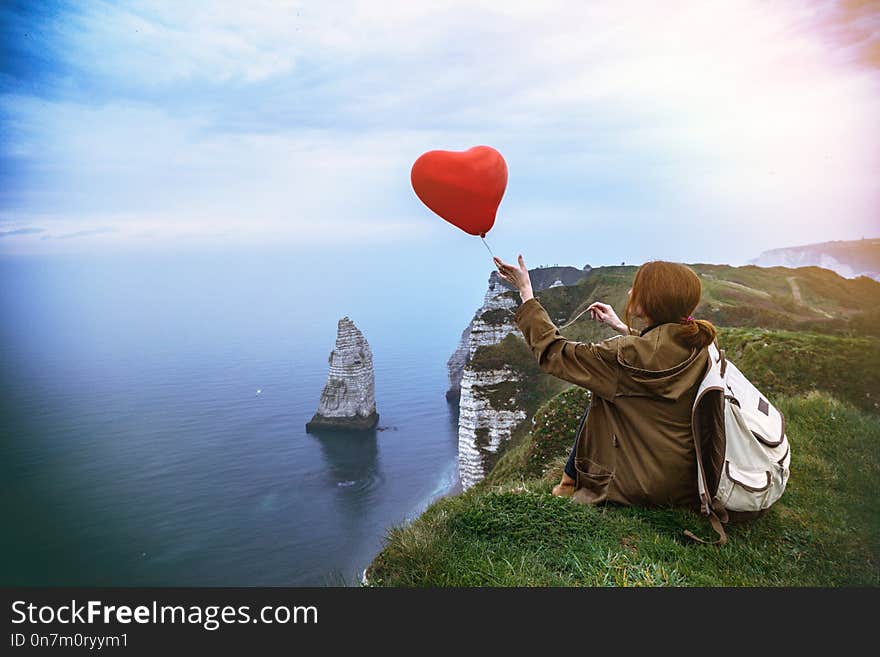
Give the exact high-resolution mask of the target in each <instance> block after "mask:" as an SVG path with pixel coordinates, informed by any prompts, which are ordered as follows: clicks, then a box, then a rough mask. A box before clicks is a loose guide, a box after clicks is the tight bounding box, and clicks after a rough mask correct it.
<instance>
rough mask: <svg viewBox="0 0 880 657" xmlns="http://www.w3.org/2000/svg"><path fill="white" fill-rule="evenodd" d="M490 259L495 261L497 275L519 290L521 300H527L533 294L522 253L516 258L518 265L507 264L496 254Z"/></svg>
mask: <svg viewBox="0 0 880 657" xmlns="http://www.w3.org/2000/svg"><path fill="white" fill-rule="evenodd" d="M492 259H493V260H494V261H495V266H496V267H498V275H499V276H501V278H502V279H504V280H505V281H507V282H508V283H510V284H511V285H512V286H513V287H515V288H516V289H517V290H519V296H520V298H522V300H523V301H527V300H529V299H531V298H532V296H534V295H533V293H532V279H531V277H530V276H529V270H528V269H527V268H526V263H525V261H524V260H523V257H522V254H520V255H519V257H518V258H517V262H518V263H519V265H518V266H514V265H509V264H507V263H506V262H504V261H503V260H502V259H501V258H499V257H498V256H493V258H492Z"/></svg>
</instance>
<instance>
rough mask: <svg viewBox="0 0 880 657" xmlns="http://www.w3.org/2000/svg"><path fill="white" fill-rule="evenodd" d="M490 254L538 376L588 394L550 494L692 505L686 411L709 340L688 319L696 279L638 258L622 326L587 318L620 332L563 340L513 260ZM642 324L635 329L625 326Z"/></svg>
mask: <svg viewBox="0 0 880 657" xmlns="http://www.w3.org/2000/svg"><path fill="white" fill-rule="evenodd" d="M518 262H519V266H518V267H517V266H513V265H509V264H507V263H505V262H503V261H502V260H500V259H499V258H497V257H496V258H495V264H496V266H497V267H498V270H499V272H500V274H501V278H503V279H504V280H505V281H507V282H508V283H510V284H511V285H512V286H514V287H516V288H517V289H518V290H519V293H520V297H521V298H522V301H523V303H522V305H521V306H520V307H519V308H518V309H517V311H516V324H517V326H518V327H519V329H520V331H522V334H523V336H524V337H525V339H526V342H527V343H528V345H529V348H530V349H531V350H532V352H533V353H534V354H535V356H536V357H537V359H538V365H539V366H540V368H541V370H542V371H543V372H546V373H547V374H552V375H553V376H556V377H558V378H560V379H563V380H565V381H570V382H571V383H574V384H577V385H579V386H581V387H584V388H587V389H588V390H590V391H592V393H593V394H592V399H591V402H590V410H589V413H588V414H587V420H586V422H585V423H582V424H581V427H580V428H579V431H578V435H577V436H576V438H575V444H574V448H573V449H572V452H571V456H570V457H569V459H568V463H567V464H566V466H565V474H563V475H562V481H560V482H559V485H557V486H556V487H555V488H554V489H553V494H554V495H560V496H572V497H573V498H574V499H576V500H577V501H580V502H585V503H598V502H606V501H608V502H618V503H622V504H643V505H664V506H665V505H672V506H698V505H699V494H698V492H697V463H696V457H695V450H694V439H693V436H692V430H691V411H692V408H693V404H694V399H695V397H696V393H697V388H699V386H700V382H701V381H702V379H703V375H704V374H705V372H706V369H707V367H708V364H709V353H708V349H707V347H708V346H709V345H710V344H711V343H712V342H713V341H714V339H715V327H714V326H712V324H711V323H710V322H707V321H704V320H698V319H694V318H693V317H692V316H691V313H693V312H694V310H695V309H696V307H697V304H698V303H699V302H700V295H701V293H702V288H701V285H700V279H699V277H698V276H697V275H696V273H694V271H693V270H692V269H691V268H690V267H687V266H685V265H681V264H677V263H672V262H662V261H656V262H647V263H645V264H644V265H642V266H641V267H639V269H638V271H637V272H636V275H635V279H634V280H633V284H632V288H631V289H630V291H629V299H628V301H627V304H626V313H625V317H626V323H624V322H622V321H621V320H620V318H618V316H617V314H616V313H615V312H614V309H613V308H612V307H611V306H609V305H607V304H604V303H599V302H596V303H593V304H592V305H591V306H590V307H589V311H590V314H591V316H592V318H593V319H594V320H597V321H600V322H603V323H605V324H608V325H609V326H611V327H612V328H614V329H615V330H616V331H618V332H620V333H622V334H623V335H622V336H616V337H615V338H613V339H609V340H605V341H603V342H597V343H595V344H591V343H586V342H573V341H570V340H567V339H566V338H565V337H563V336H562V335H561V334H560V333H559V330H558V329H557V328H556V326H555V325H554V324H553V322H552V321H551V319H550V316H549V315H548V314H547V311H546V310H544V308H543V306H541V304H540V303H539V302H538V300H537V299H535V297H534V295H533V293H532V283H531V280H530V278H529V272H528V269H526V266H525V263H524V262H523V257H522V256H521V255H520V256H519V260H518ZM632 318H638V319H640V320H641V322H642V323H643V324H644V325H645V326H646V327H647V328H645V329H643V330H642V331H637V330H635V329H633V328H631V327H630V320H631V319H632Z"/></svg>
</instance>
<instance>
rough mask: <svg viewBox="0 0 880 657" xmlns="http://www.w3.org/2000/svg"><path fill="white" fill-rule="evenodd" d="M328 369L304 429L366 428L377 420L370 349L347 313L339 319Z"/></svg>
mask: <svg viewBox="0 0 880 657" xmlns="http://www.w3.org/2000/svg"><path fill="white" fill-rule="evenodd" d="M329 362H330V373H329V374H328V375H327V384H326V385H325V386H324V390H323V392H322V393H321V400H320V402H319V403H318V410H317V411H316V412H315V415H314V416H313V417H312V419H311V421H310V422H307V423H306V431H312V430H315V429H349V430H352V429H353V430H368V429H372V428H374V427H375V426H376V424H377V423H378V422H379V414H378V413H377V412H376V383H375V374H374V372H373V352H372V351H371V350H370V345H369V344H368V343H367V340H366V338H365V337H364V334H363V333H361V331H360V329H358V327H357V326H355V324H354V322H352V321H351V320H350V319H349V318H348V317H343V318H342V319H340V320H339V325H338V327H337V330H336V348H335V349H334V350H333V351H331V352H330V359H329Z"/></svg>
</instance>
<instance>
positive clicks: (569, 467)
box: [565, 438, 578, 481]
mask: <svg viewBox="0 0 880 657" xmlns="http://www.w3.org/2000/svg"><path fill="white" fill-rule="evenodd" d="M577 446H578V443H577V438H575V439H574V445H573V446H572V448H571V454H569V455H568V463H566V464H565V474H567V475H568V476H569V477H571V478H572V479H574V480H575V481H577V471H576V470H575V469H574V453H575V452H576V451H577Z"/></svg>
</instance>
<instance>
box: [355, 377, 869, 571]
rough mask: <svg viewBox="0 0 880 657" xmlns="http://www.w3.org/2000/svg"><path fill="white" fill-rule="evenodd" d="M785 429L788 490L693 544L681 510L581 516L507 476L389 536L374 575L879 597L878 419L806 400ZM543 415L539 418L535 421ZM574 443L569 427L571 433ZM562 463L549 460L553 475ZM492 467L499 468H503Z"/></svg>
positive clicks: (513, 473) (584, 511)
mask: <svg viewBox="0 0 880 657" xmlns="http://www.w3.org/2000/svg"><path fill="white" fill-rule="evenodd" d="M776 401H777V402H778V404H779V406H780V408H781V409H782V410H783V412H784V413H785V414H786V416H787V417H788V420H789V436H790V439H791V441H792V466H791V467H792V473H793V474H792V478H791V481H790V483H789V486H788V490H787V491H786V493H785V495H784V496H783V498H782V499H781V500H780V501H779V502H778V503H777V504H776V505H774V507H773V508H772V509H771V511H770V512H769V513H768V514H767V515H766V516H764V517H763V518H761V519H759V520H757V521H754V522H752V523H748V524H743V525H737V526H730V527H729V531H728V535H729V538H730V541H729V543H728V544H727V545H725V546H723V547H716V546H706V545H700V544H697V543H694V542H691V541H689V540H688V539H686V538H685V537H684V535H683V532H684V530H685V529H691V530H693V531H695V532H697V533H698V534H700V535H704V536H706V537H707V538H709V537H711V530H710V529H709V528H708V525H707V524H706V523H705V521H704V520H702V519H701V518H699V517H698V516H696V515H695V514H693V513H690V512H688V511H685V510H680V509H646V508H627V507H618V506H602V507H594V506H583V505H579V504H576V503H573V502H571V501H570V500H568V499H565V498H555V497H553V496H551V495H550V494H549V489H550V486H551V480H550V478H549V475H555V473H553V472H552V469H553V468H551V472H548V476H546V477H531V476H530V475H529V474H527V472H526V471H519V472H518V471H517V469H516V468H511V469H510V470H509V472H508V477H507V479H506V481H504V482H498V481H495V482H494V483H493V482H489V481H486V482H483V483H482V484H480V485H478V486H477V487H475V488H474V489H471V490H470V491H468V492H467V493H465V494H463V495H459V496H457V497H452V498H446V499H443V500H440V501H439V502H437V503H435V504H433V505H432V506H431V507H430V508H429V509H428V510H427V511H426V512H425V514H423V515H422V516H421V517H420V518H418V519H417V520H416V521H415V522H414V523H412V524H410V525H406V526H402V527H396V528H394V529H392V530H391V531H390V532H389V534H388V536H387V539H386V545H385V548H384V549H383V550H382V552H381V553H380V554H379V555H378V556H377V557H376V559H375V560H374V562H373V564H372V566H371V567H370V570H369V574H368V576H369V581H370V583H371V584H372V585H382V586H669V585H672V586H681V585H692V586H841V585H872V586H877V585H880V570H878V560H880V531H878V518H880V496H878V493H880V489H878V481H880V479H878V476H880V467H878V463H880V458H878V457H880V453H878V451H880V419H878V418H877V417H876V416H873V415H870V414H867V413H864V412H862V411H859V410H857V409H856V408H854V407H853V406H851V405H848V404H844V403H841V402H838V401H836V400H834V399H833V398H831V397H829V396H828V395H825V394H821V393H811V394H808V395H806V396H802V397H786V398H781V399H778V400H776ZM544 410H548V409H544ZM566 428H567V429H571V430H572V431H573V429H574V428H573V427H566ZM563 456H564V455H563V454H559V455H557V456H556V458H555V459H554V460H553V461H554V462H555V463H556V466H557V467H558V464H559V463H560V462H561V460H562V458H563ZM499 465H501V464H499Z"/></svg>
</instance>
